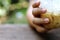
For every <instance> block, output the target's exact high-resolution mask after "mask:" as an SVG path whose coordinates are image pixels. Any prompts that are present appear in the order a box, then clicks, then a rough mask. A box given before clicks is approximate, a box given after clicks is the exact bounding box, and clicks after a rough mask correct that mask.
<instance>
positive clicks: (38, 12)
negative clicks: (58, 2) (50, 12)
mask: <svg viewBox="0 0 60 40" xmlns="http://www.w3.org/2000/svg"><path fill="white" fill-rule="evenodd" d="M39 6H40V2H37V3H34V4H33V5H32V7H33V10H32V14H33V16H34V18H33V23H34V24H35V25H38V26H36V27H35V29H36V30H37V31H38V32H44V31H47V29H45V28H44V27H43V26H41V24H46V23H48V22H49V19H48V18H41V14H44V13H46V11H47V10H46V9H42V8H39Z"/></svg>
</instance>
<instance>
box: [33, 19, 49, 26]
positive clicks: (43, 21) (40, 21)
mask: <svg viewBox="0 0 60 40" xmlns="http://www.w3.org/2000/svg"><path fill="white" fill-rule="evenodd" d="M33 23H34V24H37V25H40V24H44V23H45V24H46V23H49V19H48V18H34V19H33Z"/></svg>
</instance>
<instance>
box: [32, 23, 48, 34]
mask: <svg viewBox="0 0 60 40" xmlns="http://www.w3.org/2000/svg"><path fill="white" fill-rule="evenodd" d="M33 26H34V28H35V29H36V31H37V32H41V33H42V32H45V31H47V30H46V29H45V28H43V27H42V26H39V25H36V24H33Z"/></svg>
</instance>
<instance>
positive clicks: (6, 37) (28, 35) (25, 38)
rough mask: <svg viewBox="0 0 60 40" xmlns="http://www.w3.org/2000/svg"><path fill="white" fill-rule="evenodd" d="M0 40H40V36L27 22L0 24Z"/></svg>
mask: <svg viewBox="0 0 60 40" xmlns="http://www.w3.org/2000/svg"><path fill="white" fill-rule="evenodd" d="M0 40H41V38H40V36H38V35H37V34H36V33H35V32H34V31H33V30H32V29H31V28H30V27H29V26H28V25H27V24H2V25H0Z"/></svg>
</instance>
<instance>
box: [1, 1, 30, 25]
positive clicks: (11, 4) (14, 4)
mask: <svg viewBox="0 0 60 40" xmlns="http://www.w3.org/2000/svg"><path fill="white" fill-rule="evenodd" d="M28 5H29V0H0V23H1V24H26V23H27V19H26V11H27V8H28Z"/></svg>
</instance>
